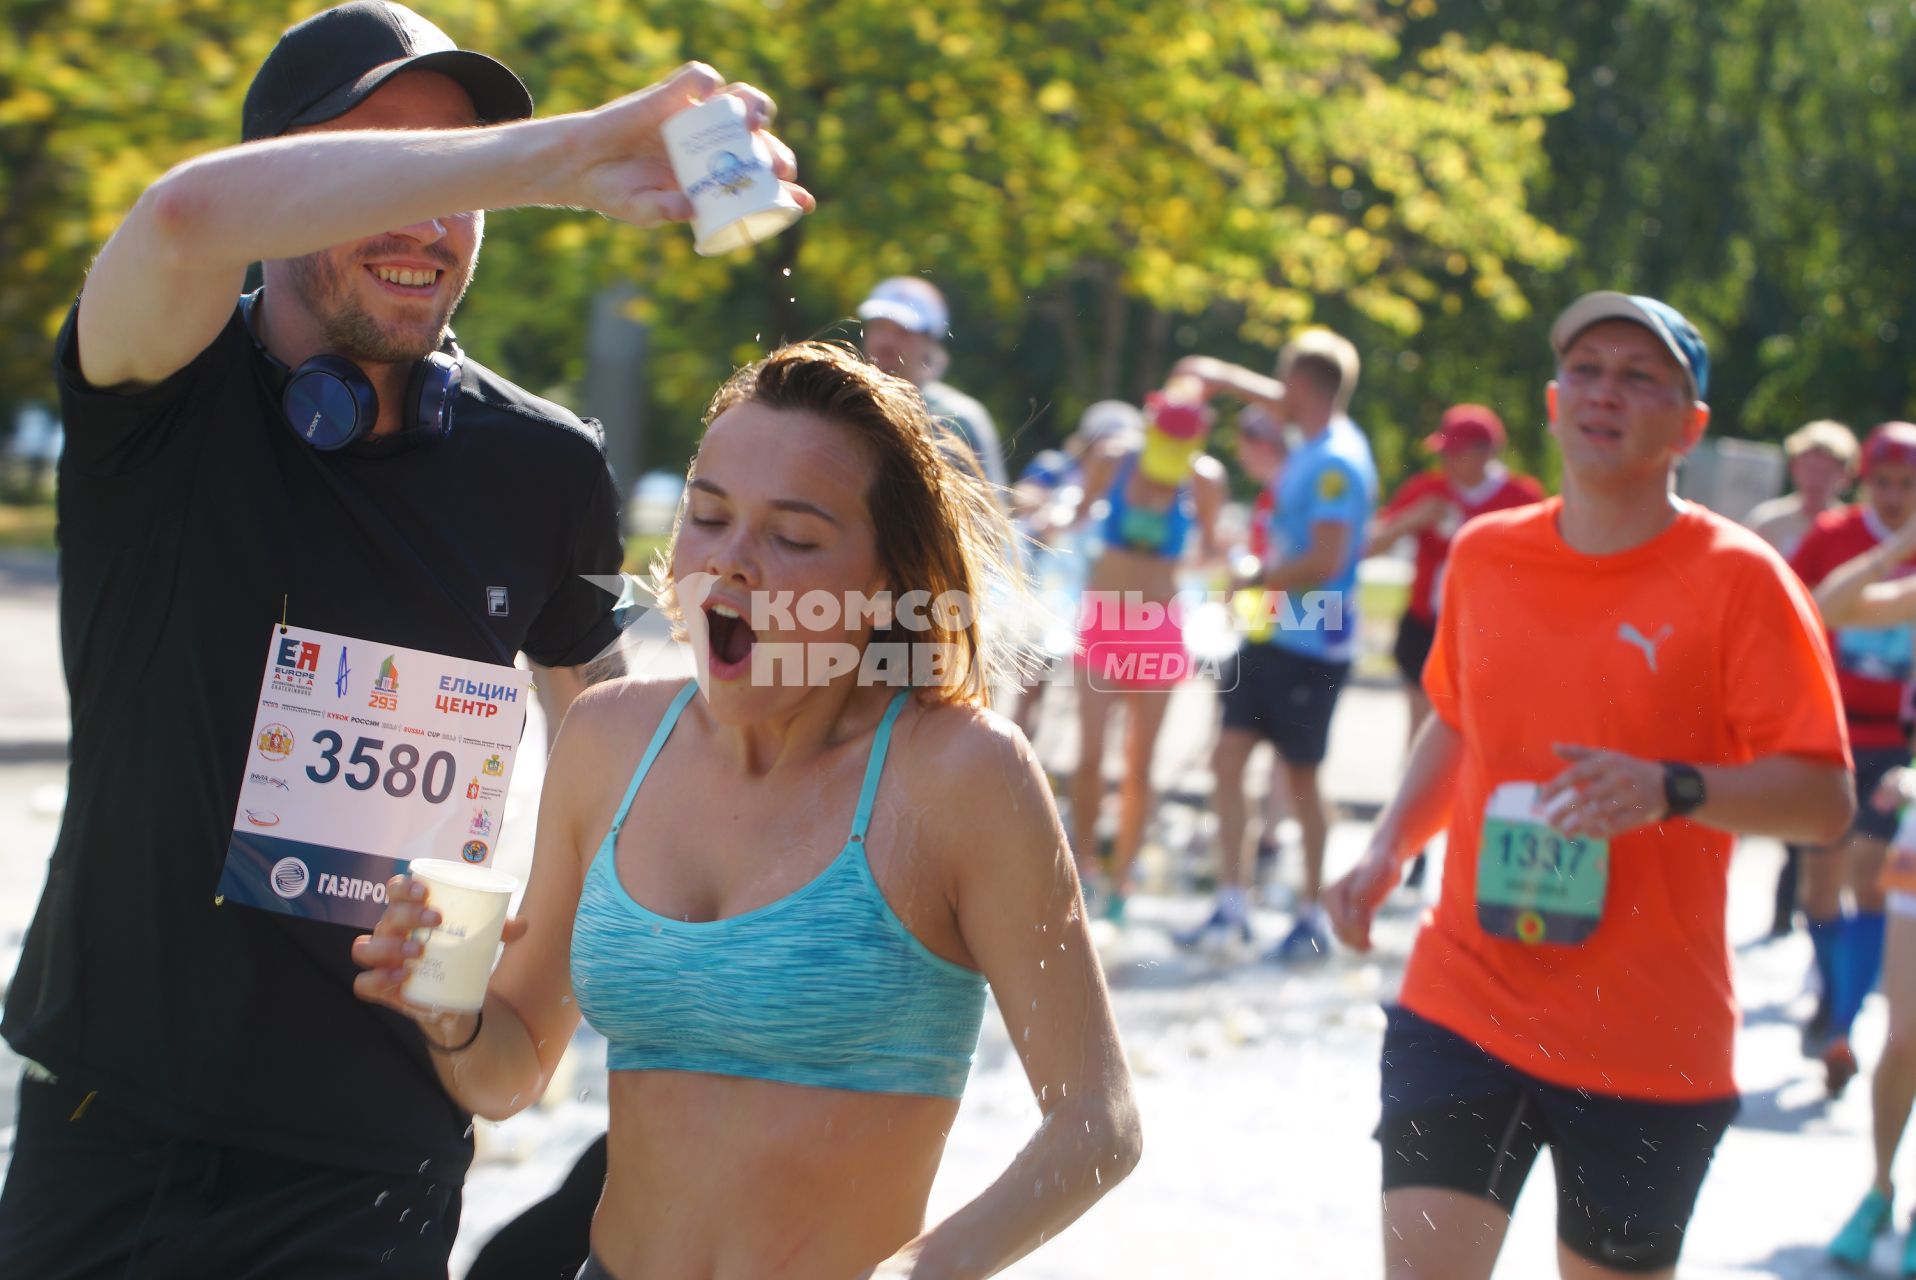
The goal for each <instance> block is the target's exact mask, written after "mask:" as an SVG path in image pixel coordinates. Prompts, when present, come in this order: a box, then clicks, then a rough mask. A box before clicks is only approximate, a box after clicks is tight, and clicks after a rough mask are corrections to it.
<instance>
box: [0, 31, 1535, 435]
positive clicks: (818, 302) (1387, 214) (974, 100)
mask: <svg viewBox="0 0 1916 1280" xmlns="http://www.w3.org/2000/svg"><path fill="white" fill-rule="evenodd" d="M308 7H309V6H307V5H304V4H300V5H288V4H281V3H277V0H275V3H271V4H264V5H262V4H257V3H246V4H242V3H237V2H235V0H12V3H11V4H10V5H9V8H10V9H11V10H12V13H11V15H10V16H11V17H12V19H13V21H12V22H11V23H10V25H9V28H8V31H7V33H6V34H5V35H0V154H4V155H5V156H6V169H5V173H6V177H5V184H6V185H5V188H4V189H5V192H6V202H5V210H6V212H5V213H4V215H0V271H4V272H5V276H4V288H0V298H3V299H4V301H0V307H4V310H3V311H0V326H4V332H5V333H6V334H7V337H8V346H7V351H6V354H5V359H4V362H0V398H13V397H20V396H26V395H37V394H43V393H44V386H45V374H44V369H45V352H46V343H47V339H48V337H49V336H50V334H51V330H52V328H53V327H55V326H56V325H57V323H58V318H59V315H60V313H61V311H62V310H63V309H64V306H65V304H66V303H67V301H68V300H69V299H70V298H71V295H72V292H73V290H74V289H75V288H76V286H77V285H78V283H79V281H80V279H81V278H82V276H83V273H84V267H85V263H86V261H87V259H88V258H89V257H90V255H91V254H92V253H93V252H94V251H95V249H96V248H97V246H98V244H99V243H100V242H101V240H103V239H104V237H105V235H106V234H107V233H108V232H110V230H111V228H112V226H113V225H114V223H115V221H116V220H117V218H118V217H119V216H120V215H121V214H122V213H123V212H124V211H125V209H126V208H127V207H128V206H130V204H131V203H132V201H133V200H134V198H135V197H136V196H137V195H138V193H139V191H140V190H141V189H142V187H143V186H144V185H145V184H146V183H147V182H149V181H150V180H151V179H152V178H153V177H155V176H157V175H158V174H159V173H160V172H162V171H163V170H164V169H165V168H166V167H167V166H168V165H170V164H172V163H174V162H176V161H178V160H180V159H181V158H183V157H185V156H188V155H191V154H194V153H196V152H199V151H202V150H204V149H206V148H209V147H212V146H216V145H221V144H224V143H227V142H229V141H231V140H232V138H233V137H234V134H235V132H236V122H237V119H238V108H239V99H240V97H241V95H242V94H243V92H244V89H245V85H246V81H247V79H248V77H249V76H250V74H251V71H252V68H253V67H254V66H256V65H257V63H258V61H259V59H260V57H262V56H263V55H264V53H265V51H266V49H267V48H268V47H269V46H270V43H271V40H272V38H273V37H274V36H275V35H276V34H277V32H278V30H279V29H280V28H281V27H283V26H284V25H286V24H287V23H289V22H291V21H293V20H295V19H296V18H298V17H300V16H303V14H304V12H306V11H307V10H308ZM425 7H426V9H427V10H428V11H429V12H430V15H431V16H432V17H434V19H435V20H437V21H439V22H440V23H441V24H442V25H444V26H445V27H447V28H448V29H449V30H450V31H452V32H453V33H454V34H455V35H457V36H458V37H459V38H460V39H461V40H462V41H463V42H464V43H467V44H468V45H470V46H471V47H475V48H481V49H487V50H490V51H495V52H497V53H498V54H500V55H501V56H503V57H505V58H506V59H507V60H508V61H509V62H511V63H512V64H513V65H514V66H515V68H517V69H518V70H519V71H520V72H521V74H522V75H524V76H525V78H526V79H527V81H528V82H529V83H530V84H531V85H532V87H533V90H534V93H535V95H536V96H537V97H538V99H539V101H540V105H541V110H542V112H544V113H551V112H555V111H564V110H570V109H575V108H582V107H589V106H591V105H594V104H596V103H598V102H600V101H603V100H604V99H605V98H607V97H609V96H611V95H613V94H616V93H618V92H621V91H623V90H627V89H631V88H636V87H638V86H640V85H643V84H645V83H648V82H650V81H652V80H654V79H656V78H657V77H659V76H660V75H661V74H663V73H664V72H666V71H668V70H669V69H670V68H671V67H672V66H673V65H674V64H676V63H677V62H678V61H680V60H682V59H684V58H687V57H692V56H697V57H701V58H704V59H706V60H708V61H711V62H713V63H714V64H715V65H717V66H719V67H720V68H721V69H722V70H724V71H725V72H726V73H727V74H729V75H733V76H736V77H738V78H741V79H751V80H753V81H755V82H757V83H760V84H762V85H763V86H765V87H766V88H767V89H769V90H770V91H772V93H773V94H774V95H775V96H776V97H777V98H778V99H779V101H780V103H781V107H782V111H783V116H782V120H781V124H780V128H781V131H782V132H783V133H784V134H785V136H786V137H787V138H788V139H789V140H790V141H791V142H792V144H793V145H794V147H795V148H796V149H797V150H798V153H799V155H800V159H801V164H802V166H803V168H804V171H805V172H804V177H805V180H806V181H807V182H808V184H809V185H811V186H812V188H813V189H814V190H815V191H816V192H817V193H818V195H819V197H820V200H821V207H820V210H819V212H818V213H817V214H816V215H814V216H813V217H811V218H808V219H806V220H805V222H803V223H802V224H800V226H799V227H798V228H796V229H795V230H794V231H793V232H791V233H788V234H787V235H785V236H782V237H780V238H779V239H777V240H775V241H774V242H772V243H771V244H769V245H767V246H764V247H763V248H761V249H760V250H759V251H758V252H757V253H755V254H753V255H749V256H742V257H737V258H729V259H723V260H703V259H699V258H697V257H695V256H694V255H693V254H692V253H691V249H690V238H689V236H686V235H685V234H683V233H682V232H678V231H669V230H668V231H663V232H657V231H655V232H636V231H633V230H631V229H629V228H624V227H619V226H613V225H610V224H607V223H604V222H603V221H600V220H596V219H591V218H585V217H581V216H579V215H576V214H571V213H565V212H559V211H525V212H514V213H509V214H501V215H498V216H496V217H494V218H493V219H492V221H491V225H490V226H489V228H488V234H487V241H486V246H485V251H484V255H483V261H482V266H481V271H480V278H479V281H478V285H477V287H476V288H475V289H474V291H473V293H472V295H471V297H470V299H469V300H468V302H467V305H466V308H465V310H464V311H463V312H462V314H461V319H460V334H461V339H462V341H463V342H464V343H465V345H466V346H467V347H468V348H469V349H470V350H473V351H474V352H475V353H476V354H477V355H479V356H480V357H481V358H483V359H487V360H489V361H490V362H493V363H495V364H497V365H498V366H499V367H501V368H502V369H504V370H506V371H508V372H510V373H511V374H513V375H514V376H516V377H518V378H520V379H522V380H524V381H526V382H528V383H530V384H531V385H533V386H535V387H540V388H551V389H558V390H561V391H564V390H566V389H567V388H570V387H573V386H576V385H577V383H578V380H579V378H580V375H581V372H582V355H581V352H582V350H583V340H582V335H583V329H584V325H585V318H586V315H587V311H588V304H589V300H590V298H591V297H592V295H593V294H594V293H595V292H596V291H597V290H598V289H599V288H601V287H602V286H604V285H605V284H607V283H609V282H611V281H615V280H620V279H629V280H632V281H634V282H635V283H636V284H637V285H638V287H639V289H640V291H641V293H642V295H643V300H642V302H641V303H640V304H639V305H640V307H641V309H642V312H643V315H644V317H645V318H646V319H647V320H648V321H649V322H650V323H651V324H652V326H653V331H654V340H653V348H652V350H653V359H652V363H651V370H650V372H651V379H650V382H649V387H648V392H649V396H650V398H651V400H652V403H653V407H654V409H655V413H654V416H653V420H654V421H655V422H656V423H658V424H660V427H659V432H658V435H657V436H656V437H655V439H654V440H653V441H652V443H651V445H650V446H649V449H648V452H649V454H650V455H651V460H652V461H654V462H662V463H668V464H669V463H674V462H676V461H678V460H680V459H682V458H683V456H684V453H685V448H686V445H687V444H688V442H689V439H690V436H691V430H692V424H693V423H694V421H695V420H696V416H697V414H698V412H699V410H700V408H701V407H702V405H703V402H704V399H705V397H706V395H707V394H708V393H709V392H710V390H711V388H712V387H713V386H715V385H716V383H717V382H718V381H719V379H720V378H721V377H722V376H723V374H724V373H725V372H726V370H727V369H728V368H729V367H730V366H731V365H732V364H733V363H735V362H737V361H740V360H743V359H747V358H750V357H751V356H753V355H755V354H757V353H758V352H759V351H761V350H762V349H764V348H765V347H766V346H769V345H771V344H772V343H774V342H776V341H778V340H781V339H784V338H790V337H799V336H810V335H813V334H818V333H828V334H829V333H837V334H840V335H843V336H848V337H855V333H856V330H855V326H854V325H852V324H850V323H849V322H848V317H849V314H850V312H851V310H852V308H853V307H854V306H855V305H856V303H857V300H858V299H859V297H860V296H862V294H863V291H864V290H865V289H866V288H867V287H868V286H869V285H870V284H871V283H872V282H873V281H874V280H875V279H877V278H878V277H880V276H882V275H885V274H890V273H894V272H905V271H922V272H924V273H926V274H928V275H929V276H931V277H932V278H934V279H936V280H937V281H939V282H940V283H941V284H942V285H943V286H945V287H946V289H947V291H948V292H949V293H951V294H952V295H953V298H954V302H955V304H956V310H957V313H958V317H959V330H958V335H957V340H956V343H955V349H956V354H957V359H958V364H957V366H956V371H955V375H954V377H955V380H956V381H959V382H960V383H961V384H964V385H967V386H969V387H970V388H971V389H972V390H974V391H975V392H976V393H978V394H980V395H982V396H983V397H984V398H985V399H986V400H987V402H988V403H989V404H990V405H991V406H992V407H993V408H994V409H995V410H996V411H997V412H998V413H999V415H1000V416H1001V417H1002V418H1005V419H1007V420H1008V421H1009V422H1010V424H1011V425H1014V426H1015V425H1017V424H1019V423H1021V422H1024V421H1026V420H1027V419H1030V418H1033V417H1034V416H1036V414H1037V413H1039V412H1040V411H1042V410H1044V409H1045V408H1047V407H1050V406H1055V407H1056V408H1057V409H1059V410H1060V411H1061V412H1060V413H1059V414H1055V415H1053V416H1054V418H1057V417H1062V416H1064V412H1062V411H1075V409H1076V407H1077V406H1078V405H1080V404H1082V403H1084V402H1085V401H1087V400H1089V399H1092V398H1095V397H1097V396H1100V395H1105V394H1111V393H1120V394H1131V395H1136V394H1139V393H1141V392H1142V390H1143V389H1144V388H1145V387H1146V386H1147V385H1148V384H1149V383H1150V382H1151V381H1152V380H1154V379H1155V378H1156V377H1157V376H1159V374H1160V373H1161V372H1162V369H1163V367H1164V365H1165V364H1166V363H1167V362H1168V360H1169V359H1170V358H1171V357H1172V356H1173V355H1175V354H1177V352H1178V351H1180V350H1182V349H1184V348H1187V347H1191V346H1196V345H1213V346H1214V345H1216V343H1217V342H1218V341H1226V342H1230V343H1238V344H1249V345H1250V346H1251V347H1253V348H1261V349H1263V350H1264V354H1262V355H1260V356H1258V357H1257V360H1258V362H1259V363H1268V361H1269V353H1268V351H1269V348H1271V347H1273V346H1274V345H1275V344H1276V343H1277V342H1278V341H1279V340H1280V339H1281V337H1282V336H1283V334H1284V333H1285V332H1286V331H1287V330H1289V329H1290V328H1292V327H1294V326H1295V325H1296V324H1298V323H1299V322H1302V321H1304V320H1306V319H1308V318H1310V317H1311V316H1312V315H1313V313H1314V312H1315V311H1316V310H1317V308H1318V306H1319V303H1320V301H1321V300H1324V299H1337V300H1338V305H1339V306H1341V307H1343V308H1344V309H1346V310H1347V311H1348V312H1349V313H1350V314H1352V315H1353V316H1356V317H1361V318H1362V319H1363V320H1364V321H1365V322H1367V323H1369V324H1372V325H1374V326H1378V327H1379V330H1380V332H1388V333H1395V334H1401V333H1408V332H1411V331H1414V330H1416V329H1417V328H1418V327H1419V325H1420V324H1421V323H1422V319H1423V317H1424V316H1425V315H1426V314H1427V313H1431V312H1434V311H1441V310H1442V309H1443V308H1445V307H1447V306H1449V307H1468V308H1470V309H1472V310H1473V311H1475V312H1478V313H1481V314H1482V315H1483V316H1484V317H1485V318H1486V320H1488V321H1491V322H1495V323H1504V322H1508V321H1511V320H1515V319H1518V318H1521V317H1523V316H1524V315H1526V314H1527V312H1528V305H1527V303H1526V299H1525V295H1524V291H1523V288H1522V287H1521V285H1520V283H1519V281H1520V274H1521V273H1523V272H1528V271H1548V270H1550V269H1552V268H1554V267H1555V266H1556V265H1557V264H1558V263H1560V262H1561V261H1562V260H1563V259H1564V258H1565V256H1566V255H1567V253H1568V250H1569V245H1568V243H1567V241H1566V240H1565V239H1564V238H1563V237H1562V236H1560V235H1558V234H1557V233H1556V232H1555V231H1553V230H1551V229H1550V227H1549V226H1548V225H1546V223H1545V222H1544V221H1541V220H1539V219H1538V218H1537V217H1536V216H1535V214H1534V213H1533V212H1532V210H1531V203H1532V196H1531V189H1532V188H1533V187H1534V186H1535V185H1536V184H1537V183H1538V182H1539V181H1540V180H1541V179H1542V178H1543V176H1544V168H1543V152H1542V149H1541V145H1540V144H1541V139H1542V136H1543V131H1544V121H1545V118H1546V117H1547V116H1548V115H1549V114H1550V113H1552V112H1554V111H1557V110H1560V109H1562V108H1564V107H1565V106H1567V105H1568V102H1569V99H1568V95H1567V93H1566V91H1565V87H1564V73H1563V71H1562V68H1561V67H1560V65H1559V64H1558V63H1557V62H1555V61H1553V60H1552V59H1550V58H1547V57H1543V56H1540V55H1537V54H1534V53H1527V52H1523V51H1521V49H1520V48H1519V47H1518V46H1517V45H1516V44H1514V43H1512V42H1509V41H1504V40H1502V39H1496V40H1488V41H1486V40H1481V39H1477V38H1475V37H1473V36H1471V35H1470V34H1469V33H1461V32H1456V33H1445V34H1443V35H1442V36H1441V38H1438V39H1434V40H1431V41H1428V42H1426V43H1424V44H1423V45H1421V46H1420V47H1418V48H1416V49H1414V50H1413V49H1410V48H1408V47H1407V46H1406V45H1405V43H1404V40H1403V25H1404V21H1405V19H1404V16H1403V14H1402V11H1401V9H1400V7H1399V5H1398V4H1397V3H1396V2H1394V0H1262V2H1252V0H1231V2H1223V0H1220V3H1215V4H1207V5H1190V4H1188V3H1185V0H1124V2H1120V0H1024V2H1019V3H1000V2H999V0H932V2H930V3H924V4H919V5H894V4H890V3H885V2H884V0H705V2H704V3H700V4H697V5H687V4H678V3H673V4H668V3H664V2H663V0H443V2H442V3H438V4H429V5H426V6H425ZM1413 25H1414V24H1413ZM1206 339H1209V340H1210V341H1209V342H1206V341H1205V340H1206ZM1057 429H1058V425H1057V423H1056V422H1055V421H1054V422H1044V423H1042V424H1041V425H1040V427H1039V429H1038V430H1037V431H1036V432H1035V433H1034V434H1036V435H1050V434H1052V433H1053V432H1055V431H1056V430H1057Z"/></svg>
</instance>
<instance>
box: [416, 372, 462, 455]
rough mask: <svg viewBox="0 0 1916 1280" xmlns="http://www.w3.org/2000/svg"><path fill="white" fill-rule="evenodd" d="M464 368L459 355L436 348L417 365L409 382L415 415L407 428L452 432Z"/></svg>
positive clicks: (443, 432)
mask: <svg viewBox="0 0 1916 1280" xmlns="http://www.w3.org/2000/svg"><path fill="white" fill-rule="evenodd" d="M462 380H463V370H462V368H461V365H460V361H459V357H458V356H457V355H448V354H447V353H446V352H444V351H435V352H433V353H431V354H430V355H428V356H427V357H426V358H425V359H423V360H421V361H419V362H418V363H417V364H415V365H414V366H413V370H412V377H411V378H409V379H407V381H406V407H407V411H408V412H409V413H410V414H411V415H412V418H411V421H409V422H407V423H406V428H407V430H414V429H418V428H424V429H426V430H429V431H432V432H433V433H434V434H436V435H439V436H448V435H451V434H452V414H453V408H454V406H455V405H457V403H458V401H459V384H460V382H461V381H462Z"/></svg>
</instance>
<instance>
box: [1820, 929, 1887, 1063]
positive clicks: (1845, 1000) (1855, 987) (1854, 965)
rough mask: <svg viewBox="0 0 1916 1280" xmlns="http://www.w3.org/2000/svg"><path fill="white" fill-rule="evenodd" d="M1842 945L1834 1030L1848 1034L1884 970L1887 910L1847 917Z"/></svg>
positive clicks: (1832, 1016) (1833, 1011)
mask: <svg viewBox="0 0 1916 1280" xmlns="http://www.w3.org/2000/svg"><path fill="white" fill-rule="evenodd" d="M1841 947H1842V954H1841V956H1840V957H1839V959H1838V961H1837V964H1838V966H1839V968H1840V969H1841V971H1842V974H1843V980H1842V983H1841V985H1840V987H1839V988H1838V990H1839V992H1840V995H1839V996H1837V997H1832V998H1831V1000H1830V1034H1832V1035H1839V1036H1848V1035H1849V1033H1850V1028H1851V1027H1852V1026H1853V1025H1854V1024H1855V1022H1856V1015H1857V1014H1859V1013H1861V1012H1862V1011H1863V1001H1864V1000H1866V999H1868V997H1869V993H1870V992H1871V991H1873V990H1875V989H1876V979H1877V978H1878V977H1879V976H1880V975H1881V974H1882V971H1883V913H1882V912H1880V911H1869V912H1862V911H1859V912H1857V913H1856V914H1855V915H1853V916H1849V917H1848V918H1846V919H1845V920H1844V921H1843V934H1842V943H1841Z"/></svg>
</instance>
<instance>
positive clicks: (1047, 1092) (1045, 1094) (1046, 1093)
mask: <svg viewBox="0 0 1916 1280" xmlns="http://www.w3.org/2000/svg"><path fill="white" fill-rule="evenodd" d="M1050 1096H1051V1086H1050V1085H1048V1084H1046V1085H1039V1086H1038V1101H1040V1102H1043V1101H1044V1100H1045V1099H1046V1098H1049V1097H1050Z"/></svg>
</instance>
